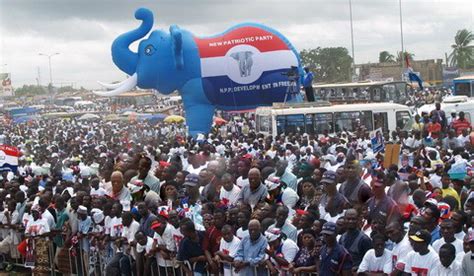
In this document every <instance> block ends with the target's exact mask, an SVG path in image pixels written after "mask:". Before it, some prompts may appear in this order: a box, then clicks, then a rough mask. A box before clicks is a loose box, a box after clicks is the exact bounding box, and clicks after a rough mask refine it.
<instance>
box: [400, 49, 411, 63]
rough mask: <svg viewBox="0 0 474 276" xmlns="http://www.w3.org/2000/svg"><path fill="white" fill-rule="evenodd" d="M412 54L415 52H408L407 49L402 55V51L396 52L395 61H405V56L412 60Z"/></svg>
mask: <svg viewBox="0 0 474 276" xmlns="http://www.w3.org/2000/svg"><path fill="white" fill-rule="evenodd" d="M414 56H415V54H413V53H409V52H407V51H405V52H404V54H403V55H402V52H397V62H400V61H402V62H405V57H408V60H409V61H412V60H413V57H414Z"/></svg>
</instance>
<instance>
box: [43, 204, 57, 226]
mask: <svg viewBox="0 0 474 276" xmlns="http://www.w3.org/2000/svg"><path fill="white" fill-rule="evenodd" d="M41 217H42V218H45V219H46V221H47V222H48V226H49V229H53V228H54V227H55V225H56V222H54V217H53V215H51V212H50V211H49V210H48V209H46V210H44V212H43V214H41Z"/></svg>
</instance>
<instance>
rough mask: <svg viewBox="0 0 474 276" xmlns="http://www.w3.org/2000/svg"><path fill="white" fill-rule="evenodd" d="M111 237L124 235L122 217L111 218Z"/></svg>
mask: <svg viewBox="0 0 474 276" xmlns="http://www.w3.org/2000/svg"><path fill="white" fill-rule="evenodd" d="M109 223H110V237H121V236H122V229H123V224H122V218H117V217H113V218H111V219H110V222H109Z"/></svg>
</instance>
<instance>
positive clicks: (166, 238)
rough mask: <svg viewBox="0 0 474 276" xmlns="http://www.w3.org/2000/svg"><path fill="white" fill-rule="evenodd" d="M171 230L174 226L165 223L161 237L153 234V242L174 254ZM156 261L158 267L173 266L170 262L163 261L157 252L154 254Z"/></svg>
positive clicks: (174, 245) (174, 247) (174, 246)
mask: <svg viewBox="0 0 474 276" xmlns="http://www.w3.org/2000/svg"><path fill="white" fill-rule="evenodd" d="M173 229H174V226H173V225H171V224H169V223H167V224H166V228H165V231H164V232H163V235H160V234H158V233H156V232H155V233H154V234H153V240H154V241H155V242H156V244H157V245H165V246H166V249H168V250H169V251H173V252H176V251H177V250H176V244H175V242H174V240H173ZM156 260H157V262H158V265H159V266H163V267H168V266H172V265H173V263H172V262H171V261H170V260H165V259H164V258H163V257H162V256H161V254H160V253H159V252H158V253H156Z"/></svg>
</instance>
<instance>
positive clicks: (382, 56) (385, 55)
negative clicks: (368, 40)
mask: <svg viewBox="0 0 474 276" xmlns="http://www.w3.org/2000/svg"><path fill="white" fill-rule="evenodd" d="M379 62H390V63H391V62H395V56H394V55H392V54H390V53H389V52H388V51H382V52H380V53H379Z"/></svg>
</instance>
